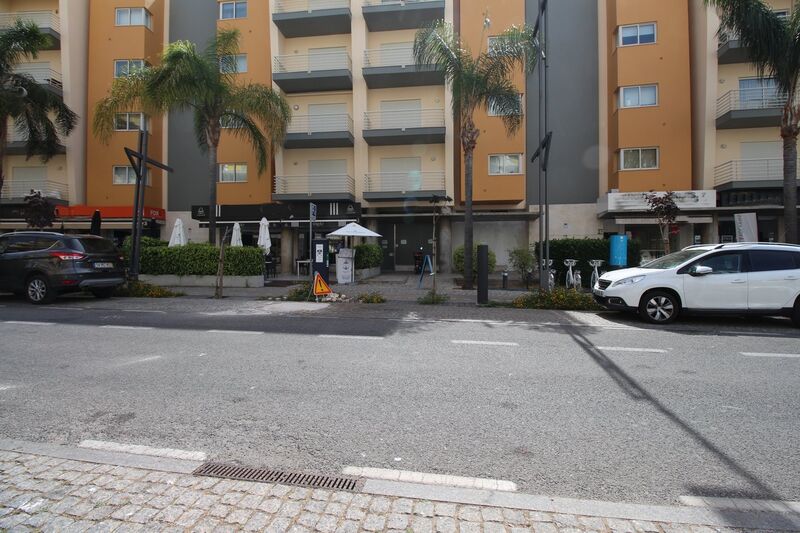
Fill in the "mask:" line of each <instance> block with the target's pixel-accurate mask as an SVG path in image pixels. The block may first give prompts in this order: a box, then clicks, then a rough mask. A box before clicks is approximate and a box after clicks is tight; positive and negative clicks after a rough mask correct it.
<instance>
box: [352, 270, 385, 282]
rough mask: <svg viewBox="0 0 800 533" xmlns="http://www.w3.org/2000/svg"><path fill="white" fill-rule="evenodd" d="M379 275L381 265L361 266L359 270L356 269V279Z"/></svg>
mask: <svg viewBox="0 0 800 533" xmlns="http://www.w3.org/2000/svg"><path fill="white" fill-rule="evenodd" d="M380 275H381V267H374V268H362V269H360V270H356V280H364V279H369V278H374V277H376V276H380Z"/></svg>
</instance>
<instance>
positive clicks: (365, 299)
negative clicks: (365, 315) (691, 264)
mask: <svg viewBox="0 0 800 533" xmlns="http://www.w3.org/2000/svg"><path fill="white" fill-rule="evenodd" d="M357 300H358V301H359V302H361V303H362V304H385V303H386V298H384V297H383V295H382V294H381V293H379V292H377V291H376V292H365V293H364V294H359V295H358V298H357Z"/></svg>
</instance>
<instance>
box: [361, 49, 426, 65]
mask: <svg viewBox="0 0 800 533" xmlns="http://www.w3.org/2000/svg"><path fill="white" fill-rule="evenodd" d="M364 66H365V67H367V68H369V67H407V66H416V61H415V59H414V44H413V43H408V47H407V48H391V49H383V48H378V49H372V50H365V51H364Z"/></svg>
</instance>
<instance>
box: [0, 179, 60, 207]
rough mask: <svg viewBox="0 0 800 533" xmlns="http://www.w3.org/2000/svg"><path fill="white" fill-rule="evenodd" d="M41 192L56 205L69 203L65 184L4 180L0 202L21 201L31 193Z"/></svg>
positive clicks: (44, 180)
mask: <svg viewBox="0 0 800 533" xmlns="http://www.w3.org/2000/svg"><path fill="white" fill-rule="evenodd" d="M32 190H33V191H41V192H42V195H43V196H45V197H46V198H49V199H51V200H55V201H56V202H57V203H66V202H69V187H68V186H67V184H66V183H58V182H56V181H51V180H47V179H42V180H39V179H36V180H15V179H10V180H6V182H5V183H4V184H3V189H2V190H0V200H9V201H14V202H19V201H22V200H23V199H24V198H25V197H26V196H27V195H29V194H30V192H31V191H32Z"/></svg>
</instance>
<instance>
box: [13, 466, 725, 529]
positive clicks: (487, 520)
mask: <svg viewBox="0 0 800 533" xmlns="http://www.w3.org/2000/svg"><path fill="white" fill-rule="evenodd" d="M4 530H8V531H31V530H41V531H184V530H191V531H240V530H244V531H268V532H284V531H289V532H291V533H310V532H313V531H318V532H320V533H355V532H358V531H369V532H379V531H381V532H382V531H387V532H403V531H405V532H409V531H411V532H420V533H428V532H431V533H432V532H434V531H436V532H442V533H454V532H457V531H458V532H465V533H466V532H468V533H479V532H481V531H482V532H484V533H503V532H505V533H526V532H532V533H567V532H570V533H572V532H594V531H597V532H600V531H604V532H611V531H614V532H626V533H628V532H630V533H634V532H657V533H679V532H686V533H711V532H715V531H723V530H722V529H720V528H710V527H704V526H692V525H683V524H665V523H652V522H637V521H630V520H616V519H609V518H599V517H591V516H575V515H566V514H549V513H542V512H533V511H521V510H515V509H503V508H497V507H477V506H464V505H457V504H453V503H446V502H431V501H423V500H412V499H404V498H387V497H381V496H371V495H368V494H354V493H349V492H334V491H328V490H310V489H304V488H296V487H288V486H284V485H272V484H264V483H249V482H238V481H229V480H219V479H215V478H207V477H194V476H191V475H182V474H173V473H166V472H161V471H153V470H144V469H137V468H126V467H119V466H112V465H107V464H96V463H90V462H80V461H72V460H63V459H56V458H50V457H46V456H42V455H30V454H19V453H14V452H0V531H4ZM725 531H731V532H732V531H739V530H735V529H726V530H725Z"/></svg>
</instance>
